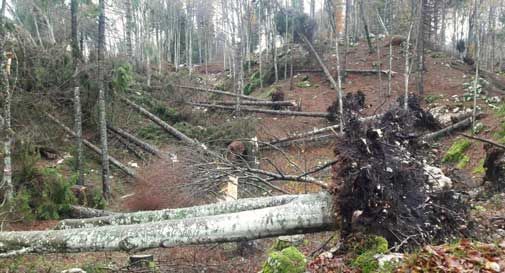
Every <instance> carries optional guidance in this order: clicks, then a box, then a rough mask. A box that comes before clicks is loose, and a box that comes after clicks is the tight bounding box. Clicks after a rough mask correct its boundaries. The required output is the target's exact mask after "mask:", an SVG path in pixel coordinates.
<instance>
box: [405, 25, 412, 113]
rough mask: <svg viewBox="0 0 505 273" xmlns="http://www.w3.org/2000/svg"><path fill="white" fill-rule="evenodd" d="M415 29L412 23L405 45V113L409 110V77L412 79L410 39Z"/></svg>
mask: <svg viewBox="0 0 505 273" xmlns="http://www.w3.org/2000/svg"><path fill="white" fill-rule="evenodd" d="M413 27H414V22H412V23H410V29H409V34H408V35H407V42H406V43H405V73H404V76H405V94H404V102H403V108H404V109H405V111H407V110H408V109H409V77H410V65H409V55H410V54H409V53H410V38H411V35H412V28H413Z"/></svg>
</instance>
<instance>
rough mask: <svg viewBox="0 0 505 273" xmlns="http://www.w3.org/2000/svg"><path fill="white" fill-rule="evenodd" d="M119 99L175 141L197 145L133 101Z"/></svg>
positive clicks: (123, 98)
mask: <svg viewBox="0 0 505 273" xmlns="http://www.w3.org/2000/svg"><path fill="white" fill-rule="evenodd" d="M119 98H120V99H121V100H122V101H123V102H124V103H126V104H128V105H129V106H131V107H133V109H135V110H137V111H138V112H139V113H141V114H142V115H144V116H145V117H147V118H148V119H150V120H151V121H152V122H154V123H156V124H157V125H158V126H160V127H161V128H163V130H165V131H166V132H167V133H169V134H171V135H173V136H174V137H176V138H177V139H179V140H181V141H183V142H185V143H186V144H189V145H194V144H197V142H196V141H195V140H194V139H192V138H189V137H188V136H186V135H185V134H183V133H181V132H180V131H179V130H177V129H175V128H174V127H172V126H170V125H169V124H168V123H166V122H164V121H163V120H161V119H160V118H159V117H157V116H155V115H154V114H152V113H151V112H149V111H147V110H146V109H145V108H144V107H142V106H140V105H138V104H136V103H134V102H133V101H131V100H129V99H127V98H125V97H122V96H120V97H119Z"/></svg>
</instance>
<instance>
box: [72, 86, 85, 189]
mask: <svg viewBox="0 0 505 273" xmlns="http://www.w3.org/2000/svg"><path fill="white" fill-rule="evenodd" d="M74 131H75V171H76V172H77V185H84V173H83V170H82V165H83V163H84V160H83V152H82V111H81V97H80V89H79V86H76V87H75V88H74Z"/></svg>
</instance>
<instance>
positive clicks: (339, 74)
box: [335, 28, 381, 135]
mask: <svg viewBox="0 0 505 273" xmlns="http://www.w3.org/2000/svg"><path fill="white" fill-rule="evenodd" d="M335 29H337V28H335ZM338 36H339V35H338V31H335V51H336V56H337V83H338V84H337V99H338V113H339V119H338V120H339V124H340V134H342V135H343V134H344V105H343V104H344V102H343V100H342V97H343V96H342V71H341V70H340V52H339V45H338V43H339V41H338ZM380 74H381V73H379V75H380Z"/></svg>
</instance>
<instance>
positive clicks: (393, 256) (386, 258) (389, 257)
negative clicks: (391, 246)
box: [374, 253, 404, 268]
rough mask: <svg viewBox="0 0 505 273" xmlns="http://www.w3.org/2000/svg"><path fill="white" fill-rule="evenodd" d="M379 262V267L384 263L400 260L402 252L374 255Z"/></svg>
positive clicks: (382, 266) (402, 256)
mask: <svg viewBox="0 0 505 273" xmlns="http://www.w3.org/2000/svg"><path fill="white" fill-rule="evenodd" d="M374 258H375V259H377V262H378V263H379V268H384V266H385V265H386V264H394V263H398V262H401V261H402V260H403V258H404V255H403V253H390V254H377V255H375V256H374Z"/></svg>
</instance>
